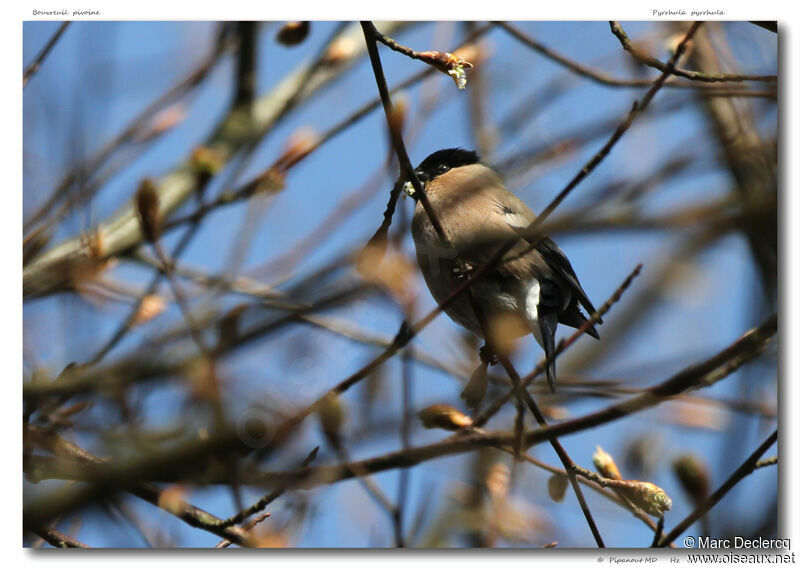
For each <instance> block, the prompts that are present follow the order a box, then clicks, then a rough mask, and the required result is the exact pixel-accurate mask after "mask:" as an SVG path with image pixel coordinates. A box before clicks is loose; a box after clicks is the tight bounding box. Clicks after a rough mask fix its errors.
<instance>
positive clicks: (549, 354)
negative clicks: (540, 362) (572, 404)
mask: <svg viewBox="0 0 800 569" xmlns="http://www.w3.org/2000/svg"><path fill="white" fill-rule="evenodd" d="M557 326H558V313H557V312H556V311H555V310H554V311H552V312H545V313H543V314H540V315H539V333H540V334H541V336H542V347H543V348H544V355H545V357H546V358H547V365H546V366H545V371H546V372H547V384H548V385H549V386H550V391H552V392H553V393H555V392H556V360H555V358H554V357H553V356H554V355H555V353H556V327H557Z"/></svg>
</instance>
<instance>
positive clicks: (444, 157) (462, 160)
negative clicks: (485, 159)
mask: <svg viewBox="0 0 800 569" xmlns="http://www.w3.org/2000/svg"><path fill="white" fill-rule="evenodd" d="M478 162H480V157H479V156H478V153H477V152H475V151H474V150H464V149H463V148H445V149H443V150H437V151H436V152H434V153H433V154H431V155H430V156H428V157H427V158H426V159H425V160H423V161H422V162H421V163H420V165H419V166H417V169H416V170H415V172H416V173H417V176H418V177H419V178H420V180H421V181H423V182H425V181H430V180H433V179H434V178H436V176H438V175H440V174H443V173H445V172H447V171H448V170H452V169H453V168H458V167H459V166H467V165H469V164H476V163H478Z"/></svg>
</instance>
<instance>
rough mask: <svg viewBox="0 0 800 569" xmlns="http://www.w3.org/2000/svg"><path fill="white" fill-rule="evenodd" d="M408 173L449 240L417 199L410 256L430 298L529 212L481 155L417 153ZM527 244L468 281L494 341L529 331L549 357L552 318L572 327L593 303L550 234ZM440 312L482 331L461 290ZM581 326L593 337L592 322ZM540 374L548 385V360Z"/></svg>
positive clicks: (516, 230) (551, 369)
mask: <svg viewBox="0 0 800 569" xmlns="http://www.w3.org/2000/svg"><path fill="white" fill-rule="evenodd" d="M415 173H416V175H417V177H418V178H419V180H420V182H422V184H423V186H424V189H425V193H426V195H427V197H428V200H429V202H430V205H431V207H432V209H433V211H434V214H435V215H436V217H437V218H438V220H439V222H440V224H441V226H442V229H443V230H444V233H445V236H446V237H447V239H448V240H449V242H450V243H451V244H452V248H450V247H447V246H446V244H445V243H443V242H442V241H441V240H440V238H439V236H438V235H437V233H436V231H435V229H434V227H433V225H432V224H431V221H430V219H429V218H428V215H427V214H426V213H425V210H424V209H423V206H422V203H421V202H420V200H418V199H417V200H416V202H417V203H416V208H415V210H414V219H413V221H412V224H411V233H412V235H413V237H414V244H415V246H416V252H417V261H418V262H419V266H420V269H421V271H422V274H423V276H424V277H425V282H426V283H427V284H428V288H429V289H430V291H431V294H432V295H433V298H434V299H435V300H436V302H437V303H441V302H443V301H444V300H445V299H446V298H447V297H448V296H449V295H450V294H451V293H452V292H453V291H454V290H455V289H456V288H458V287H459V286H460V285H461V284H462V282H463V278H464V276H465V275H464V274H463V273H464V269H465V268H466V270H467V271H469V270H470V269H478V268H479V267H481V266H482V265H484V264H485V263H486V262H487V261H489V260H490V258H491V257H492V255H493V254H494V253H495V252H496V251H497V250H498V248H500V247H501V246H502V245H504V244H505V243H506V242H508V241H509V239H510V238H513V237H515V236H516V237H521V236H522V235H521V232H522V230H524V229H525V228H526V227H527V226H528V225H530V224H531V223H532V222H533V220H534V219H535V218H536V216H535V215H534V213H533V212H532V211H531V209H530V208H529V207H528V206H527V205H525V203H523V202H522V200H520V199H519V198H518V197H517V196H515V195H514V194H512V193H511V192H510V191H508V190H507V189H506V187H505V185H504V184H503V181H502V180H501V178H500V176H499V175H498V174H497V173H496V172H495V171H494V170H492V169H491V168H489V167H488V166H486V165H484V164H482V163H481V162H480V159H479V157H478V154H477V153H476V152H473V151H469V150H464V149H462V148H448V149H445V150H439V151H437V152H434V153H433V154H431V155H430V156H428V157H427V158H426V159H425V160H423V161H422V163H421V164H420V165H419V167H418V168H417V169H416V170H415ZM405 189H406V191H407V193H409V194H411V197H413V198H417V197H418V196H415V195H413V194H414V192H413V189H412V186H411V184H410V183H407V184H406V186H405ZM529 247H530V243H529V242H526V241H525V240H522V239H520V240H519V241H518V242H517V244H516V245H515V246H514V248H512V249H511V250H510V251H509V252H508V253H507V254H506V255H505V256H504V257H503V260H502V262H501V263H500V264H498V265H497V266H496V267H495V268H493V269H492V270H490V271H489V272H488V273H487V274H485V275H484V276H483V277H482V278H480V279H478V280H477V281H476V282H475V283H474V284H473V285H472V291H473V296H474V299H475V301H476V302H477V303H479V307H480V308H479V310H480V311H482V312H483V313H484V318H485V319H486V320H487V321H489V322H490V323H491V324H492V325H493V326H495V325H497V329H498V330H500V332H499V333H500V334H501V335H502V336H504V338H499V339H498V338H494V334H495V330H494V329H493V330H492V332H491V334H492V336H493V345H498V343H503V342H504V341H505V340H506V339H507V338H512V339H513V338H518V337H520V336H522V335H526V334H529V333H530V334H533V336H534V337H535V338H536V340H537V341H538V342H539V344H540V345H541V346H542V347H543V348H544V351H545V355H546V356H547V357H548V358H549V357H550V356H551V355H552V354H553V353H554V352H555V334H556V327H557V326H558V323H559V322H560V323H562V324H566V325H567V326H572V327H573V328H578V327H579V326H581V324H583V323H584V322H585V321H586V317H585V316H584V315H583V314H582V313H581V309H580V306H583V308H584V309H585V310H587V311H588V313H589V314H592V313H594V312H595V308H594V306H592V303H591V302H590V301H589V298H588V297H587V296H586V293H585V292H584V290H583V288H582V287H581V284H580V282H579V281H578V277H577V276H576V275H575V271H574V270H573V268H572V265H571V264H570V262H569V260H568V259H567V257H566V256H565V255H564V253H563V252H562V251H561V249H559V248H558V245H556V244H555V243H554V242H553V240H552V239H550V238H548V237H544V238H541V239H540V240H539V241H538V242H537V243H536V245H535V247H534V248H533V249H531V250H530V251H527V252H525V251H526V249H528V248H529ZM459 260H460V261H461V264H459V262H458V261H459ZM445 312H446V313H447V315H448V316H450V318H452V319H453V320H454V321H455V322H457V323H458V324H460V325H461V326H463V327H464V328H466V329H467V330H469V331H470V332H472V333H474V334H476V335H478V336H479V337H483V332H482V330H481V326H480V323H479V320H478V317H477V315H476V314H475V311H474V310H473V308H472V304H471V301H470V299H469V297H468V296H467V294H461V295H460V296H459V297H458V298H457V299H456V300H455V301H454V302H452V303H451V304H449V305H448V306H447V307H446V308H445ZM498 323H499V324H498ZM600 323H602V321H601V320H598V324H600ZM587 333H588V334H590V335H591V336H593V337H595V338H598V337H599V336H598V334H597V330H595V328H594V326H591V327H589V328H588V330H587ZM547 381H548V383H549V385H550V389H551V390H555V382H556V366H555V360H551V361H550V363H549V365H548V366H547Z"/></svg>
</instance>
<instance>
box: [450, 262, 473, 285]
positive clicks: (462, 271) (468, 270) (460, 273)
mask: <svg viewBox="0 0 800 569" xmlns="http://www.w3.org/2000/svg"><path fill="white" fill-rule="evenodd" d="M472 271H473V267H472V265H470V264H469V263H464V264H462V265H461V266H459V267H455V268H454V269H453V276H454V277H455V278H456V280H457V281H465V280H467V279H469V277H470V276H471V275H472Z"/></svg>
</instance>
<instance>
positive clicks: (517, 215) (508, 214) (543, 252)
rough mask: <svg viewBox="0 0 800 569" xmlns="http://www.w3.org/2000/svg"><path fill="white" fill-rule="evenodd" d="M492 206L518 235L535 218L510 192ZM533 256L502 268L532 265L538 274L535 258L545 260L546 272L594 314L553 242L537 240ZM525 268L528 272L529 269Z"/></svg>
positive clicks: (517, 249) (519, 250) (522, 247)
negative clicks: (555, 277) (565, 285)
mask: <svg viewBox="0 0 800 569" xmlns="http://www.w3.org/2000/svg"><path fill="white" fill-rule="evenodd" d="M495 207H496V209H497V210H498V211H501V212H502V217H503V220H504V221H505V223H507V224H508V225H509V227H510V228H511V229H513V231H514V232H516V233H517V234H521V232H522V231H523V230H524V229H525V228H526V227H528V226H529V225H530V224H531V223H532V222H533V220H534V219H535V218H536V216H535V215H534V213H533V212H532V211H531V209H530V208H529V207H528V206H527V205H526V204H525V202H523V201H522V200H521V199H519V198H518V197H517V196H515V195H514V194H512V193H510V192H509V193H508V195H507V196H503V199H502V201H499V200H498V201H497V204H496V206H495ZM529 246H530V242H528V241H523V242H520V243H518V244H517V245H516V246H514V248H513V249H512V250H511V251H510V252H509V254H508V258H509V259H514V258H515V255H517V256H518V255H522V254H523V253H524V252H525V251H526V250H527V249H528V247H529ZM532 253H533V254H528V255H523V256H522V257H520V258H519V262H520V265H521V266H519V267H516V266H514V263H515V262H516V261H515V260H511V261H509V262H507V263H505V265H504V267H508V268H509V269H510V270H512V271H514V270H524V269H525V268H526V267H525V265H527V264H531V263H532V264H534V265H538V266H536V267H535V268H536V269H538V270H539V271H541V270H542V263H540V262H538V263H537V261H538V259H539V258H540V259H541V260H542V261H544V264H545V265H546V266H547V268H548V269H550V271H552V272H553V273H555V274H556V275H558V277H560V280H562V281H564V282H566V283H567V285H568V286H569V288H570V291H571V292H573V293H574V294H575V296H576V297H577V299H578V301H579V302H580V303H581V305H583V307H584V308H585V309H586V310H587V311H589V314H592V313H594V312H595V308H594V306H593V305H592V303H591V301H590V300H589V297H588V296H587V295H586V292H585V291H584V290H583V287H582V286H581V283H580V281H579V280H578V276H577V275H576V274H575V269H573V268H572V264H571V263H570V262H569V259H567V256H566V255H565V254H564V252H563V251H561V249H560V248H559V247H558V245H556V243H555V241H553V240H552V239H550V238H549V237H542V238H541V239H539V240H538V242H536V245H535V246H534V249H533V252H532ZM537 254H538V255H537ZM527 268H528V269H530V267H527ZM547 272H549V271H547ZM542 276H544V277H547V276H548V275H547V274H544V275H542ZM598 323H600V324H602V320H599V321H598Z"/></svg>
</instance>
